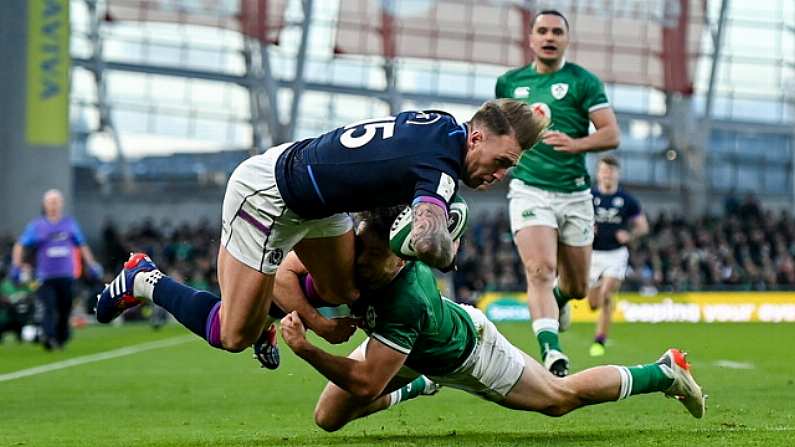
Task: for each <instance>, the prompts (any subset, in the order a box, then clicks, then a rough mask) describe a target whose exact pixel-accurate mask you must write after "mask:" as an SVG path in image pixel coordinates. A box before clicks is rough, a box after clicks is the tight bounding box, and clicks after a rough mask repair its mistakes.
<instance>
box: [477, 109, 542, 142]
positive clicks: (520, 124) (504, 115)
mask: <svg viewBox="0 0 795 447" xmlns="http://www.w3.org/2000/svg"><path fill="white" fill-rule="evenodd" d="M472 122H473V123H477V124H481V125H484V126H486V127H487V128H488V129H489V130H491V131H492V132H494V133H495V134H497V135H510V134H511V133H513V134H514V135H516V141H517V142H518V143H519V146H520V147H521V148H522V149H523V150H524V149H530V148H531V147H533V146H534V145H535V144H536V142H537V141H538V139H539V138H540V137H541V133H542V132H543V131H544V130H546V128H547V126H548V125H549V120H547V119H545V118H544V117H543V116H540V115H537V114H535V113H533V109H531V108H530V106H529V105H528V104H527V103H525V102H522V101H516V100H513V99H492V100H491V101H486V102H485V103H483V105H482V106H480V109H478V111H477V112H475V115H474V116H473V117H472Z"/></svg>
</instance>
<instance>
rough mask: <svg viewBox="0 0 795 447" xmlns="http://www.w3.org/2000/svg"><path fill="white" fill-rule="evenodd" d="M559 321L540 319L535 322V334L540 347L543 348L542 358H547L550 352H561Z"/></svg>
mask: <svg viewBox="0 0 795 447" xmlns="http://www.w3.org/2000/svg"><path fill="white" fill-rule="evenodd" d="M558 328H559V323H558V320H555V319H552V318H539V319H537V320H533V332H534V333H535V334H536V339H538V346H539V347H540V348H541V358H542V359H545V358H547V354H548V353H549V351H550V350H552V349H554V350H556V351H561V352H562V350H561V349H560V340H559V339H558Z"/></svg>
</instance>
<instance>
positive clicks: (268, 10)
mask: <svg viewBox="0 0 795 447" xmlns="http://www.w3.org/2000/svg"><path fill="white" fill-rule="evenodd" d="M81 3H82V4H85V7H86V8H85V11H84V13H83V14H79V15H80V16H81V18H83V19H84V20H85V22H87V24H88V25H87V26H85V25H83V27H84V28H86V29H85V30H84V32H83V35H82V37H84V38H85V39H84V41H81V40H80V39H79V37H81V32H80V31H81V24H79V23H78V26H75V27H74V28H75V34H76V35H77V36H76V37H77V42H78V43H80V44H82V45H77V47H78V48H77V51H73V62H74V65H75V66H77V67H80V68H82V69H85V70H87V71H88V72H89V73H90V74H91V75H92V80H93V82H94V84H95V91H96V94H95V96H94V97H90V98H89V99H88V100H85V99H83V103H82V104H81V103H80V101H81V97H80V94H79V93H81V92H80V90H81V89H80V88H76V89H75V91H78V95H76V96H77V97H78V99H77V100H76V101H73V102H77V103H78V104H79V105H81V106H86V105H87V106H93V107H95V108H96V112H97V115H98V119H97V120H96V121H97V123H96V125H95V126H94V127H95V130H96V131H105V132H107V133H108V134H109V135H110V136H111V138H112V141H113V143H114V144H113V146H115V149H116V151H115V152H116V153H115V156H116V160H117V161H118V162H119V164H120V166H121V171H123V172H125V177H127V176H128V175H129V168H128V167H127V164H126V163H125V162H124V160H125V157H124V154H125V151H124V150H122V138H120V137H119V133H120V131H119V126H118V125H117V124H116V123H115V121H116V120H115V119H114V115H116V114H123V113H124V112H126V110H125V109H127V108H128V107H129V108H132V109H135V108H138V109H139V110H138V111H140V110H141V109H143V113H140V115H145V114H147V113H151V112H153V111H157V109H158V108H160V107H162V108H171V109H173V113H167V114H170V115H171V117H170V118H171V119H174V118H175V117H176V116H179V115H184V116H185V117H186V120H188V121H193V122H192V123H191V124H188V125H187V126H182V127H190V128H193V129H196V128H201V127H202V122H198V123H197V121H199V120H200V119H201V115H202V114H204V115H208V116H210V117H211V118H209V119H220V120H223V115H222V114H223V112H222V111H220V110H218V108H216V110H200V109H201V108H200V107H191V105H189V104H187V103H189V102H190V101H189V100H190V99H191V98H189V97H190V96H192V95H195V96H199V95H198V94H197V92H196V90H195V89H191V88H190V86H188V87H185V88H184V90H185V91H186V93H185V95H184V98H179V99H184V100H185V101H179V99H178V100H177V101H171V103H170V104H157V105H154V106H150V107H148V106H147V104H145V101H141V98H135V102H136V104H134V105H133V106H132V107H131V104H130V102H132V101H128V103H127V104H125V101H124V100H121V98H125V97H132V96H133V95H131V94H132V93H137V94H141V93H142V92H141V91H140V90H147V89H149V88H150V86H151V84H152V82H145V83H144V82H136V83H132V82H127V84H129V85H132V87H131V88H129V89H126V88H125V87H127V86H126V85H124V84H125V82H123V81H122V82H117V83H116V84H117V86H116V87H120V88H114V87H109V86H108V84H109V82H108V78H112V77H113V76H114V75H119V74H120V76H116V77H117V78H124V76H127V77H128V79H127V81H129V78H130V77H132V76H136V75H137V79H140V78H143V77H146V78H150V77H151V78H155V79H156V81H155V82H154V83H157V82H160V83H165V82H164V81H162V80H163V79H164V78H166V77H172V78H182V79H183V80H185V82H189V81H188V80H201V81H210V82H214V83H216V84H226V85H236V86H238V87H242V88H243V89H244V90H245V91H247V92H248V101H247V104H248V110H246V113H245V115H246V117H245V118H244V120H245V121H246V122H247V124H248V126H247V127H249V128H250V130H251V135H250V138H243V140H248V141H250V142H251V143H250V144H249V145H248V146H249V147H250V148H252V150H253V149H254V148H260V147H262V146H264V145H265V144H263V139H265V138H268V137H271V138H272V139H274V138H275V139H276V140H283V139H284V136H283V134H284V132H285V130H284V126H283V125H282V124H281V123H280V121H279V120H278V119H277V117H278V111H277V110H276V108H277V107H278V103H277V101H276V99H275V96H276V92H277V91H278V89H277V88H276V87H275V85H274V83H273V77H272V76H271V73H270V67H269V65H268V64H269V58H268V57H267V51H266V49H265V48H266V47H267V46H268V45H273V44H277V43H278V39H279V32H280V30H281V29H282V28H283V26H284V22H283V21H284V10H285V7H286V2H285V1H281V0H268V1H266V0H233V1H230V0H210V1H201V2H195V1H172V0H153V1H143V0H104V1H98V0H81V1H77V0H74V1H73V2H72V6H73V9H77V8H75V6H79V5H80V4H81ZM309 3H311V2H309ZM213 29H214V30H213ZM152 30H155V32H152ZM213 34H215V35H218V36H219V39H217V40H218V42H214V41H213V40H212V35H213ZM230 35H231V36H232V37H231V38H230ZM208 36H210V37H208ZM84 47H86V48H87V50H86V51H82V52H81V51H80V49H81V48H84ZM108 47H112V48H114V49H115V51H110V52H109V51H103V48H108ZM109 53H111V54H109ZM202 59H205V60H204V61H203V60H202ZM208 59H209V60H210V63H207V60H208ZM213 59H216V61H215V62H216V63H213V61H212V60H213ZM204 85H205V86H206V85H207V84H204ZM141 87H144V88H141ZM82 90H85V88H83V89H82ZM120 90H127V91H120ZM135 90H139V91H135ZM189 90H190V92H189V93H188V91H189ZM217 92H218V94H219V95H226V92H225V91H222V90H220V89H218V90H217ZM151 96H155V95H153V94H150V97H151ZM205 96H206V95H205ZM169 99H174V98H169ZM186 104H187V105H186ZM197 115H198V116H199V118H197ZM235 119H239V117H235ZM140 120H141V121H145V120H148V118H147V117H141V118H140ZM125 124H127V123H125ZM145 127H147V128H146V129H144V132H147V131H149V130H150V129H149V127H152V126H150V125H146V126H145ZM177 127H180V126H177ZM187 137H189V135H187ZM221 144H222V143H221ZM131 150H132V152H133V153H134V152H135V148H131Z"/></svg>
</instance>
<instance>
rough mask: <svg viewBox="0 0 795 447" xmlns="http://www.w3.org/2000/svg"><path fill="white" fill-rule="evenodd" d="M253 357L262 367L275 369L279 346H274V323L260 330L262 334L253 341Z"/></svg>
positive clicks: (278, 361)
mask: <svg viewBox="0 0 795 447" xmlns="http://www.w3.org/2000/svg"><path fill="white" fill-rule="evenodd" d="M253 348H254V358H255V359H257V360H258V361H259V363H260V365H261V367H262V368H268V369H276V368H278V367H279V363H280V358H279V347H278V346H276V325H275V324H271V325H270V326H268V328H267V329H265V330H264V331H262V335H260V336H259V339H258V340H257V341H256V342H255V343H254V346H253Z"/></svg>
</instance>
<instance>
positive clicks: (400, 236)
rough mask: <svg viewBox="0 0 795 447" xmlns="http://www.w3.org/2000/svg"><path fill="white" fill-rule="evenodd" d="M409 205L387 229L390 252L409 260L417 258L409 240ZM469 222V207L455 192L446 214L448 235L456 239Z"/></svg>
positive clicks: (410, 222) (410, 214)
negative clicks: (388, 229)
mask: <svg viewBox="0 0 795 447" xmlns="http://www.w3.org/2000/svg"><path fill="white" fill-rule="evenodd" d="M411 216H412V213H411V207H410V206H407V207H406V209H404V210H403V211H402V212H401V213H400V214H399V215H398V217H397V218H395V222H394V223H392V228H391V229H390V231H389V248H391V249H392V252H393V253H395V254H396V255H398V256H400V257H401V258H403V259H406V260H411V259H416V258H417V252H416V251H415V250H414V244H412V241H411V224H412V217H411ZM468 223H469V207H467V203H466V201H465V200H464V198H463V197H461V196H460V195H458V194H456V195H455V196H454V197H453V201H452V202H450V212H449V213H448V215H447V231H449V232H450V237H451V238H452V239H453V240H454V241H457V240H458V239H460V238H461V235H463V234H464V231H466V229H467V224H468Z"/></svg>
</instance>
